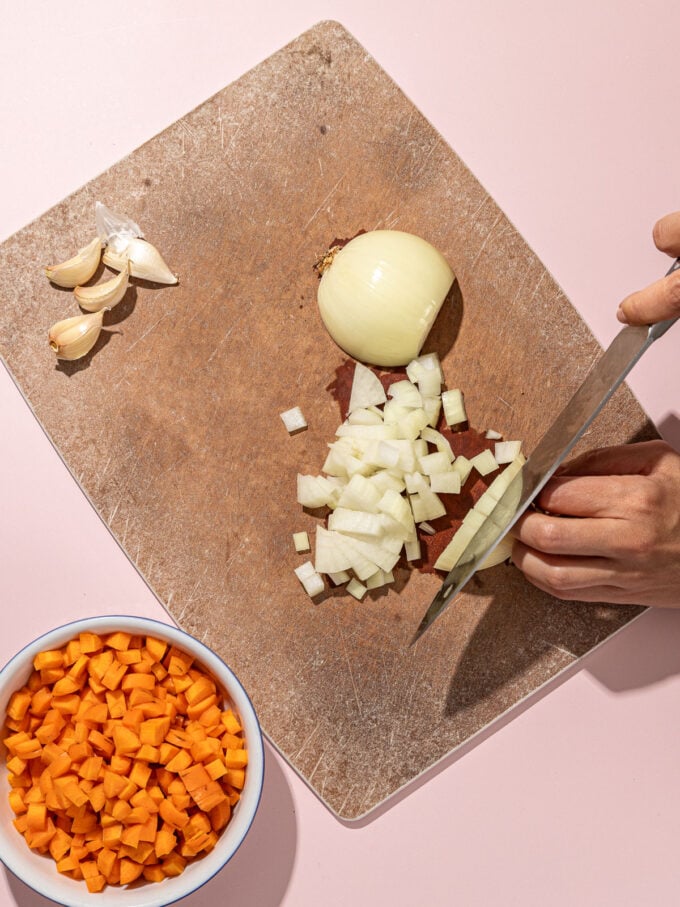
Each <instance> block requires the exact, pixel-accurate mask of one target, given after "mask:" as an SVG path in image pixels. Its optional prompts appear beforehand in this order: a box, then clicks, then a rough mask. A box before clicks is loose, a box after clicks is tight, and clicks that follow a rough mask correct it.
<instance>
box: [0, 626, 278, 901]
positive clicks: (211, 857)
mask: <svg viewBox="0 0 680 907" xmlns="http://www.w3.org/2000/svg"><path fill="white" fill-rule="evenodd" d="M84 630H91V631H92V632H94V633H110V632H112V631H115V630H122V631H127V632H129V633H132V634H135V635H137V634H139V635H144V634H149V635H151V636H155V637H158V638H160V639H164V640H167V641H169V642H170V643H172V644H174V645H176V646H177V647H178V648H180V649H183V650H184V651H186V652H188V653H190V654H191V655H193V656H194V658H195V659H196V660H197V661H198V662H200V664H201V665H202V666H203V667H204V668H205V669H206V670H207V671H208V672H209V673H210V674H211V676H212V677H213V679H214V680H215V681H217V683H218V685H219V686H220V687H222V689H223V690H224V691H225V692H226V693H227V694H228V696H229V698H230V699H231V701H232V703H233V705H234V707H235V710H236V711H237V713H238V714H239V716H240V718H241V723H242V725H243V731H244V736H245V739H246V741H247V747H248V769H247V772H246V783H245V787H244V789H243V793H242V796H241V799H240V800H239V802H238V803H237V804H236V806H235V807H234V812H233V815H232V818H231V821H230V822H229V824H228V825H227V827H226V828H225V829H224V831H223V832H222V833H221V835H220V838H219V841H218V843H217V844H216V846H215V848H214V849H213V850H212V851H211V852H210V853H208V854H206V855H205V856H204V857H201V858H200V859H197V860H194V861H193V862H190V863H189V864H188V865H187V867H186V869H185V870H184V872H183V873H182V874H181V875H179V876H175V877H174V878H168V879H164V880H163V881H162V882H146V883H144V884H141V885H140V884H136V885H134V886H131V887H120V886H113V885H110V886H107V887H106V888H105V889H104V890H103V891H101V892H98V893H90V892H89V891H88V890H87V886H86V885H85V882H84V881H75V880H74V879H71V878H69V877H68V876H65V875H63V874H62V873H60V872H58V871H57V868H56V865H55V863H54V861H53V860H52V858H51V857H50V856H42V855H41V854H38V853H36V852H34V851H32V850H31V849H30V848H29V847H28V845H27V844H26V842H25V841H24V839H23V837H22V836H21V835H20V834H19V832H17V830H16V829H15V828H14V826H13V825H12V819H13V818H14V813H13V812H12V810H11V809H10V806H9V802H8V797H7V794H8V792H9V784H8V781H7V766H6V764H5V752H4V747H2V752H1V753H0V763H1V764H0V860H2V862H3V863H4V864H5V866H7V868H8V869H10V870H11V871H12V872H13V873H14V875H16V876H17V877H18V878H20V879H21V880H22V881H23V882H25V883H26V884H27V885H30V886H31V888H33V889H34V890H35V891H38V892H40V894H43V895H45V896H46V897H48V898H52V900H54V901H57V903H59V904H62V905H64V907H95V905H98V907H163V905H165V904H171V903H172V902H173V901H176V900H179V899H180V898H183V897H186V896H187V895H189V894H191V893H192V892H193V891H196V889H197V888H200V887H201V885H204V884H205V883H206V882H207V881H208V880H209V879H211V878H212V877H213V876H214V875H215V873H217V872H219V870H220V869H221V868H222V867H223V866H224V864H225V863H226V862H227V861H228V860H229V859H230V858H231V857H232V856H233V855H234V853H235V852H236V850H237V849H238V847H239V845H240V844H241V842H242V841H243V839H244V837H245V836H246V834H247V832H248V829H249V828H250V825H251V822H252V821H253V818H254V816H255V812H256V811H257V807H258V805H259V802H260V794H261V791H262V782H263V777H264V749H263V746H262V735H261V733H260V726H259V723H258V720H257V716H256V715H255V711H254V709H253V706H252V704H251V702H250V699H249V698H248V696H247V694H246V692H245V690H244V689H243V687H242V686H241V684H240V683H239V681H238V680H237V678H236V677H235V675H234V674H233V672H232V671H231V670H230V669H229V668H228V667H227V665H226V664H225V663H224V662H223V661H222V659H221V658H219V657H218V656H217V655H216V654H215V653H214V652H213V651H211V650H210V649H209V648H208V647H207V646H205V645H203V644H202V643H200V642H198V640H196V639H194V638H193V637H192V636H189V634H187V633H184V632H183V631H182V630H178V629H177V628H176V627H173V626H170V625H168V624H164V623H160V622H159V621H156V620H148V619H146V618H141V617H130V616H126V615H123V616H117V615H112V616H105V617H91V618H86V619H84V620H77V621H74V622H73V623H69V624H65V625H64V626H61V627H57V628H56V629H54V630H50V632H49V633H45V634H43V635H42V636H39V637H38V638H37V639H35V640H34V641H33V642H31V643H29V644H28V645H27V646H25V648H23V649H22V650H21V651H20V652H19V653H17V654H16V655H15V656H14V658H12V659H11V661H9V662H8V663H7V664H6V665H5V667H4V668H3V669H2V671H0V725H1V724H2V723H3V722H4V716H5V710H6V708H7V703H8V700H9V697H10V696H11V694H12V693H13V692H14V690H17V689H19V688H20V687H21V686H23V684H24V683H25V682H26V680H27V679H28V676H29V674H30V673H31V670H32V665H33V659H34V658H35V656H36V655H37V654H38V652H41V651H43V650H45V649H55V648H59V647H60V646H63V645H65V644H66V643H67V642H68V641H69V640H70V639H73V638H74V637H75V636H77V635H78V634H79V633H80V632H82V631H84Z"/></svg>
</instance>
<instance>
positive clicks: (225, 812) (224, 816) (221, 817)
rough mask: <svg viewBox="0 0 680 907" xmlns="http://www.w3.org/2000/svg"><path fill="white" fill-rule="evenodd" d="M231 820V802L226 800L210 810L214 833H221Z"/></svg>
mask: <svg viewBox="0 0 680 907" xmlns="http://www.w3.org/2000/svg"><path fill="white" fill-rule="evenodd" d="M230 818H231V806H230V804H229V800H228V799H226V798H225V799H224V800H223V801H222V802H221V803H218V804H217V805H216V806H213V808H212V809H211V810H210V824H211V825H212V828H213V831H221V830H222V829H223V828H224V827H225V825H226V824H227V822H228V821H229V819H230Z"/></svg>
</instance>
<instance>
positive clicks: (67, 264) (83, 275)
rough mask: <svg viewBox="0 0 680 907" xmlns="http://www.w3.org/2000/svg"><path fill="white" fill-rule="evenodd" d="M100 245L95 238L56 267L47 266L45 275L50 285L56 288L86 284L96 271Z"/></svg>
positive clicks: (99, 256) (99, 241) (97, 238)
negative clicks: (50, 282)
mask: <svg viewBox="0 0 680 907" xmlns="http://www.w3.org/2000/svg"><path fill="white" fill-rule="evenodd" d="M101 251H102V243H101V240H100V238H99V237H98V236H96V237H95V238H94V239H93V240H92V242H91V243H89V244H88V245H87V246H84V247H83V248H82V249H80V251H79V252H78V253H77V254H76V255H74V256H73V258H69V259H67V260H66V261H62V262H61V264H58V265H49V266H48V267H47V268H45V273H46V274H47V277H48V279H49V280H51V281H52V283H56V285H57V286H58V287H69V288H71V287H76V286H78V284H81V283H87V281H88V280H89V279H90V278H91V277H92V275H93V274H94V272H95V271H96V270H97V266H98V265H99V260H100V258H101Z"/></svg>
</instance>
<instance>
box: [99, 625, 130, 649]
mask: <svg viewBox="0 0 680 907" xmlns="http://www.w3.org/2000/svg"><path fill="white" fill-rule="evenodd" d="M131 639H132V635H131V634H130V633H125V632H123V631H122V630H117V631H116V632H115V633H109V634H108V635H107V636H106V637H105V639H104V643H105V645H107V646H108V647H109V648H110V649H116V650H119V651H124V650H125V649H127V648H128V647H129V645H130V640H131Z"/></svg>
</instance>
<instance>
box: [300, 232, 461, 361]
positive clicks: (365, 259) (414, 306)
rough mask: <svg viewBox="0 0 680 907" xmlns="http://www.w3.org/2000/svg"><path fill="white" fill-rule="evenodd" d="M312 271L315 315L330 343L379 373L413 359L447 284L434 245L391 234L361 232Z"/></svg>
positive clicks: (445, 267) (449, 277)
mask: <svg viewBox="0 0 680 907" xmlns="http://www.w3.org/2000/svg"><path fill="white" fill-rule="evenodd" d="M318 269H319V271H321V272H322V277H321V281H320V282H319V289H318V297H317V298H318V303H319V312H320V314H321V318H322V320H323V322H324V325H325V326H326V329H327V330H328V332H329V334H330V335H331V337H332V338H333V340H334V341H335V342H336V343H337V344H338V346H340V347H341V348H342V349H343V350H345V352H347V353H349V355H350V356H353V357H354V358H355V359H358V360H360V361H361V362H367V363H369V364H371V365H377V366H386V367H390V366H396V365H406V364H407V363H409V362H410V361H411V360H412V359H415V358H416V357H417V356H418V354H419V353H420V350H421V348H422V346H423V344H424V342H425V338H426V337H427V335H428V334H429V332H430V328H431V327H432V325H433V324H434V320H435V318H436V317H437V314H438V312H439V309H440V308H441V305H442V303H443V301H444V299H445V298H446V295H447V293H448V292H449V290H450V288H451V285H452V283H453V280H454V274H453V271H452V270H451V268H450V266H449V264H448V263H447V261H446V259H445V258H444V256H443V255H442V254H441V253H440V252H438V251H437V249H435V248H434V246H432V245H430V243H428V242H426V241H425V240H424V239H421V238H420V237H419V236H414V235H413V234H411V233H404V232H401V231H399V230H373V231H371V232H369V233H362V234H360V235H359V236H356V237H354V239H352V240H350V242H348V243H347V244H346V245H345V246H344V247H343V248H341V249H339V250H337V251H334V252H332V253H329V254H328V255H327V256H326V257H325V259H324V260H323V261H322V263H320V265H319V267H318Z"/></svg>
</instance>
